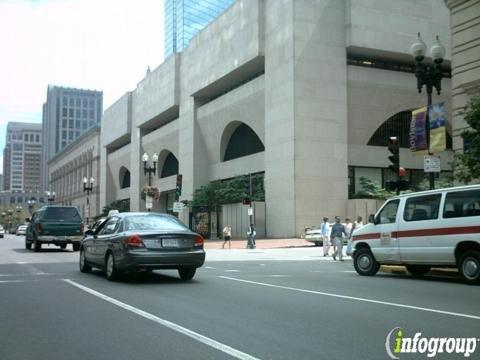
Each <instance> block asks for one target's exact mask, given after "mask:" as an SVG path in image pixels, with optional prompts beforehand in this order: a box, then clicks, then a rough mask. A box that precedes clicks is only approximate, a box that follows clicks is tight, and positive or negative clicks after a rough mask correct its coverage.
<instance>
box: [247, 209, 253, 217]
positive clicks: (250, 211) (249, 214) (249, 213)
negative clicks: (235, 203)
mask: <svg viewBox="0 0 480 360" xmlns="http://www.w3.org/2000/svg"><path fill="white" fill-rule="evenodd" d="M252 215H253V209H252V208H248V216H252Z"/></svg>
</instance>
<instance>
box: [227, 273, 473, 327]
mask: <svg viewBox="0 0 480 360" xmlns="http://www.w3.org/2000/svg"><path fill="white" fill-rule="evenodd" d="M219 278H222V279H226V280H232V281H238V282H244V283H247V284H254V285H261V286H266V287H272V288H277V289H284V290H291V291H298V292H303V293H307V294H315V295H323V296H330V297H335V298H340V299H347V300H355V301H363V302H367V303H373V304H380V305H387V306H394V307H400V308H405V309H412V310H419V311H426V312H433V313H437V314H444V315H451V316H458V317H464V318H468V319H474V320H480V316H477V315H470V314H462V313H456V312H451V311H444V310H435V309H429V308H423V307H419V306H412V305H405V304H398V303H392V302H387V301H380V300H373V299H366V298H360V297H355V296H347V295H340V294H333V293H327V292H323V291H314V290H305V289H299V288H294V287H289V286H281V285H273V284H267V283H261V282H256V281H250V280H243V279H236V278H231V277H228V276H219Z"/></svg>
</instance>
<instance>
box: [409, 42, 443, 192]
mask: <svg viewBox="0 0 480 360" xmlns="http://www.w3.org/2000/svg"><path fill="white" fill-rule="evenodd" d="M426 52H427V45H426V44H425V43H424V42H423V40H422V38H421V36H420V33H418V38H417V41H416V42H415V43H413V44H412V47H411V53H412V56H413V58H414V59H415V77H416V78H417V89H418V92H419V93H421V92H422V88H423V86H424V85H425V87H426V90H427V98H428V100H427V105H428V108H427V120H426V121H425V126H426V135H427V150H428V153H429V155H433V154H431V153H430V123H429V120H430V119H429V118H428V109H429V108H430V105H432V92H433V88H434V87H435V89H437V94H438V95H440V92H441V90H442V67H441V64H442V62H443V58H444V57H445V47H444V46H443V45H442V44H441V43H440V40H439V38H438V35H437V39H436V40H435V42H434V43H433V45H432V47H431V48H430V54H431V55H432V59H433V65H428V64H425V63H424V62H423V60H424V59H425V54H426ZM434 188H435V177H434V173H433V172H430V189H431V190H432V189H434Z"/></svg>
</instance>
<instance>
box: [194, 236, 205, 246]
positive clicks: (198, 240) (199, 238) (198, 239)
mask: <svg viewBox="0 0 480 360" xmlns="http://www.w3.org/2000/svg"><path fill="white" fill-rule="evenodd" d="M203 243H204V240H203V237H202V236H201V235H197V236H195V247H198V248H203Z"/></svg>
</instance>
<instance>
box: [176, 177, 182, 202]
mask: <svg viewBox="0 0 480 360" xmlns="http://www.w3.org/2000/svg"><path fill="white" fill-rule="evenodd" d="M181 195H182V175H181V174H177V186H176V187H175V200H176V201H178V199H180V196H181Z"/></svg>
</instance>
